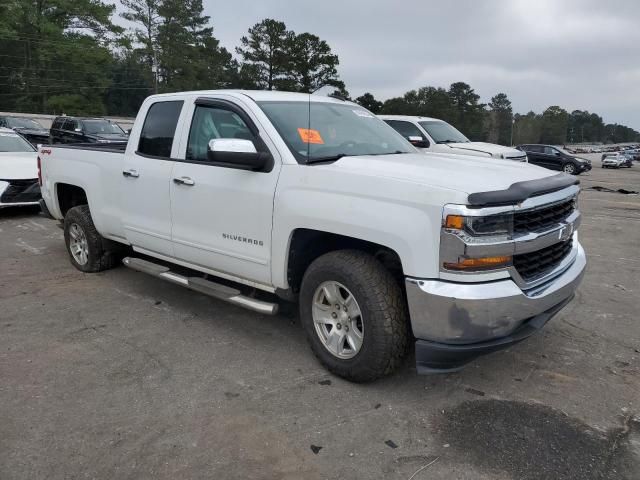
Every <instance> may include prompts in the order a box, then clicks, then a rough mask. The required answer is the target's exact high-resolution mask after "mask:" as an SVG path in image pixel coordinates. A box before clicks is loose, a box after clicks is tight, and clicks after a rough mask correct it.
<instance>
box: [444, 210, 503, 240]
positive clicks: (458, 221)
mask: <svg viewBox="0 0 640 480" xmlns="http://www.w3.org/2000/svg"><path fill="white" fill-rule="evenodd" d="M445 228H446V229H450V230H463V231H465V232H467V233H468V234H469V235H471V236H474V237H486V236H511V235H512V233H513V214H511V213H506V214H505V213H503V214H498V215H488V216H486V217H464V216H462V215H448V216H447V219H446V221H445Z"/></svg>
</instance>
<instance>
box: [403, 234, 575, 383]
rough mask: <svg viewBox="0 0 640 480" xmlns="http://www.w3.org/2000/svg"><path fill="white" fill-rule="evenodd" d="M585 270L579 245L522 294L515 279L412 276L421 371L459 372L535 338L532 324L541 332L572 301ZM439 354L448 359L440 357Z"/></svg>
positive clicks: (410, 291) (413, 322)
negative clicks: (488, 355)
mask: <svg viewBox="0 0 640 480" xmlns="http://www.w3.org/2000/svg"><path fill="white" fill-rule="evenodd" d="M585 266H586V256H585V253H584V250H583V248H582V246H581V245H579V244H578V248H577V254H576V256H575V259H574V261H573V262H572V263H571V265H569V266H568V267H567V268H566V269H564V270H563V271H562V273H559V274H558V275H556V276H554V277H553V278H552V279H550V280H548V281H546V282H545V283H543V284H540V285H536V286H535V287H532V288H530V289H528V290H522V289H521V288H520V287H519V286H518V285H517V284H516V283H515V282H514V281H513V280H511V279H506V280H498V281H493V282H485V283H454V282H447V281H442V280H421V279H413V278H408V279H407V280H406V291H407V300H408V304H409V313H410V317H411V325H412V328H413V333H414V336H415V337H416V338H417V339H418V342H417V343H416V360H417V362H418V368H419V370H420V369H422V370H423V371H424V370H425V369H427V370H428V369H433V370H440V371H442V370H451V369H456V368H460V367H461V366H462V365H464V364H465V363H467V362H469V361H471V360H472V359H473V358H475V357H477V356H478V355H482V354H484V353H488V352H490V351H493V350H496V349H497V348H504V347H506V346H508V345H510V344H512V343H515V342H517V341H521V340H523V339H524V338H526V337H527V336H529V335H531V333H533V332H534V331H535V330H536V329H535V328H534V329H533V330H531V328H532V327H533V326H536V325H538V328H537V329H539V328H541V327H542V326H543V325H544V323H546V321H548V320H549V319H550V318H551V316H553V315H554V314H555V313H557V311H559V310H560V309H561V308H562V307H563V306H564V305H565V304H566V303H568V302H569V300H570V299H571V298H572V297H573V295H574V292H575V290H576V288H577V287H578V285H579V284H580V282H581V280H582V277H583V275H584V270H585ZM542 320H544V321H542ZM527 325H529V327H527V328H526V329H525V330H524V331H526V332H530V333H528V334H527V335H523V331H521V329H522V328H524V327H525V326H527ZM514 339H515V340H514ZM497 345H500V346H499V347H498V346H497ZM425 352H431V353H429V354H427V353H425ZM437 352H446V355H444V357H441V356H440V355H437V354H436V353H437Z"/></svg>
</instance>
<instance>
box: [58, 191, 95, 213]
mask: <svg viewBox="0 0 640 480" xmlns="http://www.w3.org/2000/svg"><path fill="white" fill-rule="evenodd" d="M55 196H56V202H57V205H58V210H59V211H60V213H61V214H62V216H63V217H64V216H65V215H66V214H67V212H68V211H69V210H70V209H71V208H73V207H77V206H79V205H88V204H89V199H88V197H87V192H86V191H85V189H84V188H82V187H80V186H78V185H73V184H70V183H57V184H56V186H55Z"/></svg>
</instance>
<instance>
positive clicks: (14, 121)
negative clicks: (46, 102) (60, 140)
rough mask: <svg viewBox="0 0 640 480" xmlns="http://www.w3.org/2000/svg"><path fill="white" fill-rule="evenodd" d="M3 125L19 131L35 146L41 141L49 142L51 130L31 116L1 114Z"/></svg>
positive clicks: (0, 123) (1, 124) (0, 121)
mask: <svg viewBox="0 0 640 480" xmlns="http://www.w3.org/2000/svg"><path fill="white" fill-rule="evenodd" d="M2 127H5V128H10V129H11V130H13V131H14V132H17V133H19V134H20V135H22V136H23V137H24V138H26V139H27V140H29V142H31V144H32V145H34V146H35V145H37V144H39V143H49V130H47V129H46V128H44V127H43V126H42V125H40V124H39V123H38V122H36V121H35V120H32V119H30V118H25V117H12V116H9V115H6V116H0V128H2Z"/></svg>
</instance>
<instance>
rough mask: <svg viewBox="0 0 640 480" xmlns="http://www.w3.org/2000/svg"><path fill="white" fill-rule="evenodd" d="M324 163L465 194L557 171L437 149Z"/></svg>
mask: <svg viewBox="0 0 640 480" xmlns="http://www.w3.org/2000/svg"><path fill="white" fill-rule="evenodd" d="M327 167H329V168H335V169H338V170H342V169H344V170H348V171H351V172H357V173H360V174H362V175H373V176H380V177H387V178H394V179H397V180H403V181H407V182H412V183H419V184H423V185H429V186H433V187H438V188H442V189H448V190H457V191H459V192H464V193H466V194H467V195H469V194H472V193H478V192H490V191H496V190H506V189H508V188H509V187H510V186H511V185H513V184H514V183H518V182H526V181H528V180H538V179H541V178H546V177H552V176H554V175H557V172H554V171H551V170H547V169H545V168H541V167H537V166H535V165H531V164H529V163H520V162H505V161H504V160H498V159H492V158H487V159H485V160H484V161H482V162H478V161H477V160H476V159H474V158H472V157H468V156H465V155H451V154H437V153H427V154H419V153H405V154H397V155H363V156H357V157H342V158H341V159H340V160H338V161H337V162H335V163H333V164H331V165H327Z"/></svg>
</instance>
